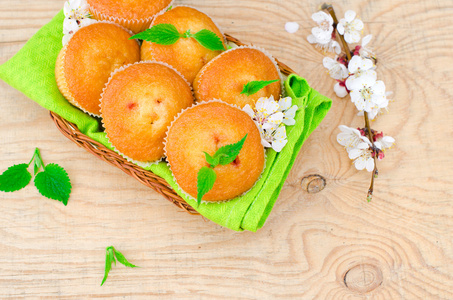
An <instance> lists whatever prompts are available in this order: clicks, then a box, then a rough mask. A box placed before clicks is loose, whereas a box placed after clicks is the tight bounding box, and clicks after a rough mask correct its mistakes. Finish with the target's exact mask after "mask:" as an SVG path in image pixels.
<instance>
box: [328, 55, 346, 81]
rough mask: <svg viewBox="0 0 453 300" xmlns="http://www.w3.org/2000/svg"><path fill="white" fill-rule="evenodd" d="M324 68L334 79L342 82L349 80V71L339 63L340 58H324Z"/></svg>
mask: <svg viewBox="0 0 453 300" xmlns="http://www.w3.org/2000/svg"><path fill="white" fill-rule="evenodd" d="M322 63H323V65H324V67H325V68H326V69H327V70H329V75H330V77H332V78H333V79H336V80H342V79H345V78H348V76H349V71H348V69H347V68H346V66H345V65H344V64H342V63H340V62H339V61H338V56H335V58H334V59H333V58H330V57H324V59H323V60H322Z"/></svg>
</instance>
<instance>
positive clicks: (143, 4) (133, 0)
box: [87, 0, 172, 20]
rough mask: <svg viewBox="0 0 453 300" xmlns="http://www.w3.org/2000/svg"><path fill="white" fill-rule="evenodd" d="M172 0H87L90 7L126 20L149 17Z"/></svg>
mask: <svg viewBox="0 0 453 300" xmlns="http://www.w3.org/2000/svg"><path fill="white" fill-rule="evenodd" d="M171 1H172V0H87V2H88V4H89V5H90V8H92V9H94V10H96V11H97V12H98V13H102V14H105V15H108V16H113V17H116V18H121V19H127V20H135V19H137V20H140V19H147V18H151V17H152V16H154V15H155V14H157V13H158V12H160V11H161V10H163V9H164V8H166V7H167V6H168V5H170V3H171Z"/></svg>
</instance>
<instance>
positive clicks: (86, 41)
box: [55, 22, 140, 116]
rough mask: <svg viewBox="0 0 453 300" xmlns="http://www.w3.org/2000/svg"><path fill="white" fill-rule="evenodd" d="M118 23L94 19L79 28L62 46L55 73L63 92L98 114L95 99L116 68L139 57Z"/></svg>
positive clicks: (132, 41) (125, 32)
mask: <svg viewBox="0 0 453 300" xmlns="http://www.w3.org/2000/svg"><path fill="white" fill-rule="evenodd" d="M130 37H131V35H130V34H129V33H128V32H127V31H126V30H125V29H123V28H121V27H120V26H119V25H116V24H111V23H103V22H98V23H94V24H92V25H89V26H86V27H82V28H80V29H79V30H78V31H77V32H76V33H75V34H74V36H73V37H72V38H71V39H70V40H69V42H68V43H67V44H66V46H64V47H63V49H62V50H61V52H60V54H59V55H58V58H57V62H56V66H55V77H56V80H57V85H58V88H59V89H60V92H61V93H62V94H63V96H64V97H65V98H66V99H67V100H68V101H69V102H70V103H71V104H73V105H75V106H77V107H79V108H80V109H82V110H83V111H85V112H88V113H90V114H92V115H95V116H99V103H100V102H99V99H100V98H101V93H102V89H103V88H104V86H105V84H106V83H107V81H108V79H109V77H110V74H111V73H112V71H113V70H115V69H116V68H119V67H121V66H123V65H126V64H130V63H134V62H137V61H139V60H140V48H139V46H138V43H137V42H136V41H134V40H129V38H130Z"/></svg>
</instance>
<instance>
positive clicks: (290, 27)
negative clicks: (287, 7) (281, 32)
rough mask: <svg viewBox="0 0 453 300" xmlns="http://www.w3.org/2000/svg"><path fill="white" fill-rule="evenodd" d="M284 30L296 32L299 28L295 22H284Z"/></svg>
mask: <svg viewBox="0 0 453 300" xmlns="http://www.w3.org/2000/svg"><path fill="white" fill-rule="evenodd" d="M285 30H286V31H287V32H288V33H296V32H297V31H298V30H299V24H297V23H296V22H286V24H285Z"/></svg>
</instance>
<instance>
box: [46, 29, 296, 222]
mask: <svg viewBox="0 0 453 300" xmlns="http://www.w3.org/2000/svg"><path fill="white" fill-rule="evenodd" d="M225 36H226V38H227V40H228V41H229V42H233V43H235V44H237V45H238V46H241V45H245V44H243V43H241V42H240V41H239V40H237V39H236V38H234V37H232V36H230V35H228V34H225ZM277 63H278V66H279V67H280V71H281V72H282V73H283V74H285V75H289V74H291V73H295V72H294V71H293V70H291V68H289V67H288V66H287V65H285V64H283V63H281V62H279V61H278V60H277ZM50 117H51V118H52V120H53V121H54V122H55V125H56V126H57V128H58V129H59V130H60V131H61V133H63V135H64V136H66V137H67V138H68V139H70V140H71V141H73V142H74V143H76V144H77V145H78V146H79V147H82V148H85V150H87V151H88V152H90V153H92V154H93V155H95V156H97V157H98V158H100V159H102V160H104V161H106V162H108V163H109V164H111V165H114V166H116V167H117V168H119V169H121V170H122V171H123V172H125V173H126V174H128V175H130V176H132V177H134V178H135V179H137V180H138V181H140V182H141V183H142V184H144V185H146V186H148V187H150V188H152V189H153V190H155V191H156V192H158V193H159V194H161V195H163V196H164V197H165V198H166V199H167V200H168V201H170V202H171V203H173V204H174V205H176V206H178V207H180V208H182V209H183V210H185V211H186V212H188V213H190V214H192V215H197V214H198V212H197V211H196V210H194V209H193V208H192V207H191V206H190V205H189V204H187V202H186V201H185V200H184V199H182V198H181V197H180V196H179V195H178V194H177V193H176V192H175V191H174V190H173V189H172V188H171V187H170V185H169V184H168V183H167V182H166V181H165V180H164V179H163V178H161V177H159V176H157V175H156V174H154V173H153V172H151V171H147V170H144V169H142V168H141V167H139V166H137V165H135V164H133V163H130V162H128V161H127V160H126V159H124V158H123V157H122V156H120V155H119V154H117V153H116V152H114V151H112V150H110V149H108V148H106V147H105V146H104V145H102V144H100V143H98V142H96V141H94V140H92V139H91V138H89V137H88V136H86V135H84V134H83V133H81V132H80V130H79V129H78V128H77V125H75V124H73V123H71V122H68V121H66V120H65V119H63V118H62V117H60V116H59V115H57V114H55V113H53V112H50Z"/></svg>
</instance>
